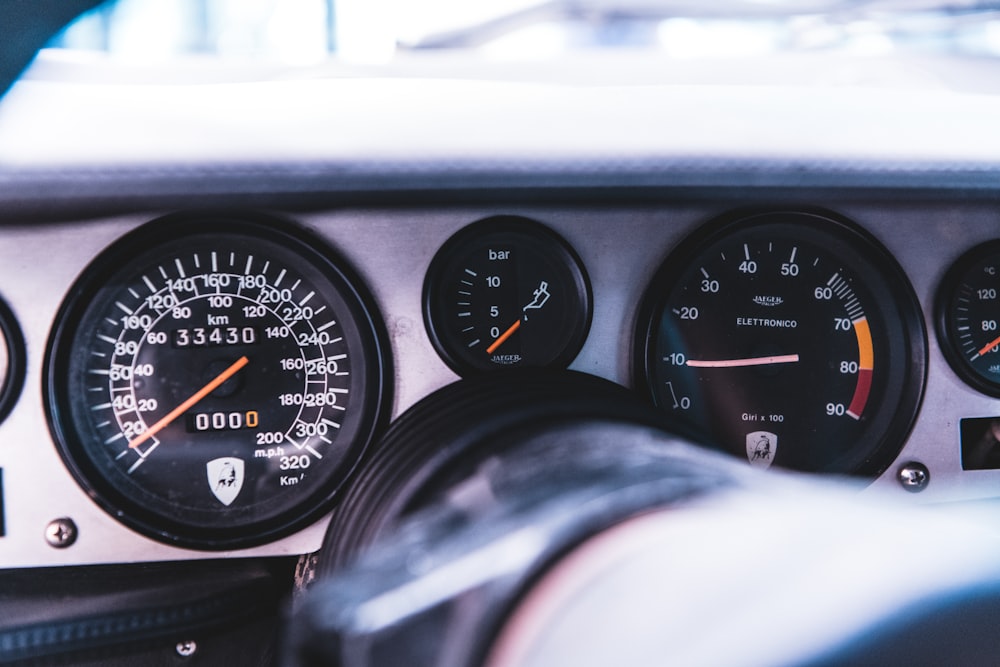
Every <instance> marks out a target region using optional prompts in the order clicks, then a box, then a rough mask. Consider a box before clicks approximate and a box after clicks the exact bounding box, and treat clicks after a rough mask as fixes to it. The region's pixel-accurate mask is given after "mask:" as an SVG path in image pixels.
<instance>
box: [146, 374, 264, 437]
mask: <svg viewBox="0 0 1000 667" xmlns="http://www.w3.org/2000/svg"><path fill="white" fill-rule="evenodd" d="M248 363H250V360H249V359H247V358H246V356H242V357H240V358H239V359H237V360H236V361H235V362H233V364H232V365H231V366H230V367H229V368H227V369H226V370H224V371H222V372H221V373H219V374H218V375H216V376H215V379H213V380H212V381H211V382H209V383H208V384H206V385H205V386H204V387H202V388H201V389H199V390H198V391H196V392H195V393H193V394H192V395H191V397H190V398H188V399H187V400H186V401H184V402H183V403H181V404H180V405H178V406H177V407H176V408H174V409H173V410H171V411H170V412H169V413H168V414H167V415H166V416H164V417H163V418H162V419H160V421H158V422H156V423H155V424H153V425H152V426H150V427H149V428H148V429H146V430H145V431H143V432H142V434H141V435H140V436H139V437H137V438H136V439H135V440H133V441H132V442H130V443H128V448H129V449H135V448H136V447H138V446H139V445H141V444H142V443H144V442H146V441H147V440H149V439H150V438H152V437H153V436H154V435H156V434H157V433H159V432H160V431H162V430H163V429H165V428H166V427H167V426H169V425H170V423H171V422H172V421H174V420H175V419H177V418H178V417H180V416H181V415H182V414H184V413H185V412H187V411H188V410H189V409H191V407H192V406H194V405H195V404H196V403H197V402H198V401H200V400H201V399H203V398H205V397H206V396H208V395H209V394H211V393H212V392H213V391H215V390H216V389H218V388H219V385H221V384H222V383H223V382H225V381H226V380H228V379H229V378H231V377H233V376H234V375H236V373H237V372H238V371H239V370H240V369H241V368H243V367H244V366H246V365H247V364H248Z"/></svg>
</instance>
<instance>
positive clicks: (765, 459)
mask: <svg viewBox="0 0 1000 667" xmlns="http://www.w3.org/2000/svg"><path fill="white" fill-rule="evenodd" d="M777 451H778V436H777V435H775V434H774V433H771V432H770V431H754V432H753V433H747V460H748V461H750V465H752V466H753V467H754V468H770V467H771V463H772V462H773V461H774V455H775V454H776V453H777Z"/></svg>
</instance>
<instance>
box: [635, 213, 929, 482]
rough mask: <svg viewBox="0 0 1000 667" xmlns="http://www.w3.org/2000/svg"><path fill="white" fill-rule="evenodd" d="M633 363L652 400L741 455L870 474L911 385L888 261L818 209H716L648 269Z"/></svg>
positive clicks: (899, 287) (912, 394)
mask: <svg viewBox="0 0 1000 667" xmlns="http://www.w3.org/2000/svg"><path fill="white" fill-rule="evenodd" d="M635 349H636V353H637V355H636V374H637V377H641V378H644V381H645V385H646V389H647V390H648V391H649V393H650V395H651V397H652V399H653V401H654V403H656V405H658V406H659V407H660V408H661V409H662V410H664V411H665V412H666V413H668V414H669V415H671V416H672V417H673V418H675V419H676V420H677V421H678V422H680V423H683V424H685V425H686V426H688V427H693V428H695V429H697V430H698V431H700V432H701V433H703V434H704V435H705V437H706V439H708V440H709V441H710V442H712V443H714V444H715V445H716V446H717V447H719V448H720V449H722V450H724V451H727V452H730V453H731V454H733V455H735V456H737V457H739V458H742V459H743V460H745V461H747V462H748V463H750V464H751V465H753V466H758V467H770V466H771V465H772V464H774V465H776V466H780V467H785V468H792V469H796V470H806V471H813V472H830V473H852V474H860V475H876V474H878V473H880V472H881V471H882V470H884V469H885V468H886V467H887V466H888V465H889V463H891V462H892V460H893V458H895V455H896V453H897V452H898V451H899V448H900V447H901V446H902V443H903V440H904V438H905V436H906V433H907V432H908V431H909V428H910V426H911V424H912V421H913V418H914V417H915V415H916V410H917V407H918V405H919V401H920V397H921V395H922V392H923V382H924V367H925V364H926V361H925V355H926V352H925V336H924V331H923V326H922V318H921V315H920V311H919V307H918V305H917V302H916V297H915V296H914V294H913V291H912V289H911V288H910V286H909V284H908V282H907V281H906V279H905V277H904V275H903V273H902V270H901V269H900V268H899V267H898V265H897V264H896V263H895V261H894V260H893V259H892V257H891V256H890V255H889V254H888V253H887V251H886V250H885V249H883V248H882V247H881V246H880V245H878V243H877V242H876V241H875V240H874V239H873V238H871V237H870V236H868V235H867V234H865V233H864V232H862V231H861V230H860V229H858V228H857V227H856V226H855V225H854V224H853V223H851V222H849V221H847V220H845V219H843V218H841V217H839V216H835V215H834V214H832V213H828V212H819V211H810V212H800V211H774V212H763V213H737V214H733V215H728V216H724V217H722V218H720V219H718V220H716V221H714V222H712V223H710V224H709V225H707V226H706V227H705V228H703V229H702V230H700V231H699V232H698V233H697V234H695V235H694V236H693V237H691V238H689V239H688V240H687V241H685V242H684V243H683V244H682V246H680V247H679V248H678V249H677V250H676V251H675V252H674V253H673V254H672V255H671V256H670V257H669V258H667V260H666V262H665V263H664V265H663V267H662V268H661V269H660V271H659V273H658V274H657V275H656V277H655V278H654V279H653V282H652V284H651V285H650V287H649V290H648V292H647V294H646V297H645V302H644V304H643V306H642V310H641V314H640V320H639V330H638V331H637V339H636V347H635Z"/></svg>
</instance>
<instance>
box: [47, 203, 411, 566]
mask: <svg viewBox="0 0 1000 667" xmlns="http://www.w3.org/2000/svg"><path fill="white" fill-rule="evenodd" d="M187 242H191V243H202V244H207V243H211V244H225V243H229V244H232V245H231V246H230V247H238V248H246V250H245V252H247V253H249V252H252V251H253V250H254V249H261V250H262V251H263V252H262V253H261V254H260V257H265V256H266V251H267V250H270V251H271V252H273V253H274V256H277V257H279V258H281V261H285V262H287V263H288V265H289V266H291V265H293V264H294V266H297V267H301V272H302V273H301V275H303V276H308V277H307V278H306V283H305V284H310V283H309V281H310V280H312V281H313V284H315V285H317V291H319V292H320V296H322V297H324V298H325V299H326V300H327V303H329V304H330V306H331V310H333V311H334V313H335V315H336V320H337V325H336V327H335V328H331V329H330V330H331V331H335V330H336V331H337V333H336V336H339V337H342V338H343V341H344V342H343V343H342V344H343V345H345V346H346V348H347V349H349V351H350V358H349V362H350V364H351V366H350V373H349V375H350V377H347V378H345V379H344V381H345V382H347V383H348V385H347V386H348V387H349V393H350V402H349V403H348V404H347V405H348V407H349V410H348V411H346V412H345V415H346V416H345V418H344V420H343V428H342V429H341V428H340V427H339V426H338V430H337V431H336V436H334V437H333V438H331V439H332V440H333V441H334V443H335V444H331V445H329V447H331V449H330V450H324V451H326V452H327V453H328V454H329V453H331V452H333V453H335V454H336V456H335V457H334V456H330V457H329V458H328V461H330V462H331V463H330V465H329V467H328V468H322V469H320V470H319V471H318V472H317V471H316V469H315V468H314V470H313V471H310V472H313V473H314V474H315V476H316V477H317V478H318V479H317V480H316V481H315V482H313V481H312V480H308V482H309V483H308V484H307V485H304V492H303V493H302V494H301V496H298V495H289V493H286V491H285V490H282V491H281V493H280V495H279V494H274V495H275V497H276V500H275V501H274V503H273V505H274V507H273V508H265V507H264V505H265V503H264V502H263V501H262V499H266V498H268V497H270V496H268V495H266V494H267V493H274V492H263V491H259V490H258V489H257V488H256V487H257V485H258V484H263V483H264V482H263V480H264V479H265V475H266V476H267V477H266V479H267V480H268V481H269V482H272V481H275V480H272V479H271V478H270V476H271V475H272V474H274V473H273V471H272V468H274V467H275V466H277V461H278V459H277V458H276V459H275V461H274V462H273V463H274V465H271V463H272V462H271V461H270V458H269V459H268V461H266V462H264V461H256V460H254V459H255V457H256V453H255V451H254V447H253V446H252V445H249V446H248V445H247V443H248V442H252V441H249V440H241V441H240V443H239V446H240V447H242V448H244V449H246V454H245V458H246V462H245V468H246V480H243V479H242V477H243V472H242V470H241V471H240V477H241V480H240V481H241V484H242V485H243V486H244V487H247V488H249V489H251V490H252V491H253V493H254V494H255V495H254V503H256V504H254V505H252V507H245V508H240V507H239V503H233V507H230V506H229V505H228V504H225V503H226V501H227V500H228V502H230V503H232V500H229V499H228V498H227V499H222V498H219V500H220V503H219V505H218V507H217V508H216V507H213V508H209V509H206V508H204V507H201V506H196V505H195V504H194V503H190V502H186V501H187V500H188V498H189V497H183V496H182V497H180V498H178V501H177V502H176V503H174V502H173V501H172V500H170V499H168V496H169V495H170V494H168V493H166V492H160V491H156V492H153V491H148V492H147V491H145V490H143V489H142V488H140V487H141V485H140V484H138V483H133V482H131V481H125V480H126V478H127V477H126V473H125V472H124V471H122V470H119V469H116V468H114V467H113V463H111V462H110V461H111V459H112V456H111V454H109V453H106V452H105V451H104V450H102V449H101V446H102V443H99V442H98V441H97V438H96V437H95V434H97V433H98V432H99V431H98V429H97V427H96V426H94V424H93V423H90V422H87V421H86V420H87V419H88V417H87V416H86V412H87V410H90V409H92V408H93V407H95V406H88V405H87V404H86V403H85V399H83V398H81V397H80V396H79V395H77V394H79V393H82V392H81V391H80V389H81V387H83V386H84V385H82V384H81V383H82V380H81V379H80V377H79V376H81V375H82V373H81V372H80V369H82V368H85V365H84V364H83V362H81V360H80V359H81V355H89V354H93V352H94V350H95V349H96V347H95V348H94V349H89V348H86V347H85V345H81V344H80V340H81V336H91V337H92V336H94V334H95V331H96V330H97V328H96V326H95V327H93V328H92V329H90V328H88V332H83V329H84V327H86V325H87V323H88V322H90V323H94V322H96V321H97V320H98V319H101V318H106V317H107V315H108V314H109V313H111V311H112V310H113V309H114V308H120V306H118V305H117V304H116V303H115V301H116V294H124V293H125V292H126V290H129V289H130V288H132V289H133V290H134V291H135V292H141V293H142V294H147V292H145V291H143V290H142V285H143V284H144V281H143V280H142V276H143V275H146V273H148V272H149V271H152V270H154V268H153V267H157V269H158V267H159V266H161V265H163V266H168V268H169V269H170V271H173V270H174V269H173V268H172V267H173V266H174V260H175V255H174V254H169V253H170V252H180V251H179V250H177V248H178V247H180V246H182V245H184V244H185V243H187ZM206 247H207V246H206ZM212 247H215V246H212ZM220 247H221V246H220ZM199 252H200V251H199ZM220 254H221V253H220ZM234 256H236V254H235V253H234ZM262 263H263V262H262V261H259V260H258V265H260V264H262ZM275 264H279V261H278V260H276V261H275ZM248 266H249V264H248ZM159 270H161V271H162V269H159ZM248 270H249V269H248ZM205 271H206V272H207V271H208V269H205ZM218 272H219V273H223V272H224V271H223V270H222V269H220V270H219V271H218ZM261 273H262V274H264V273H267V270H266V269H265V270H263V271H261ZM271 273H276V271H272V272H271ZM291 273H293V271H291V270H290V271H289V274H291ZM170 275H171V276H172V273H171V274H170ZM164 280H167V277H166V275H164ZM148 289H149V291H150V292H152V291H153V288H152V287H149V288H148ZM261 289H263V288H261ZM323 290H325V291H323ZM296 294H297V293H296ZM136 298H138V297H136ZM300 298H301V295H297V296H296V300H299V299H300ZM111 314H117V315H121V313H118V312H117V311H114V312H113V313H111ZM164 317H167V316H164ZM324 322H325V320H324ZM310 326H311V325H310ZM143 337H145V335H143ZM290 338H293V339H294V338H295V334H294V333H293V334H292V335H291V336H290ZM289 344H290V343H283V345H286V346H287V345H289ZM166 346H170V348H171V349H173V352H172V354H173V359H176V358H177V352H176V346H175V345H174V343H173V342H170V343H166V344H165V347H166ZM259 349H260V350H264V351H262V352H260V351H259V352H258V354H265V361H264V362H263V363H266V364H268V368H269V369H271V370H268V373H269V374H270V376H271V377H278V375H277V372H276V371H275V370H274V369H275V368H277V364H278V362H279V361H280V360H279V359H270V358H269V357H267V356H266V355H267V354H268V353H269V352H271V351H272V350H273V349H275V348H274V347H272V346H269V345H261V346H259ZM389 349H390V348H389V344H388V336H387V334H386V332H385V328H384V324H383V323H382V320H381V317H380V316H379V313H378V310H377V308H376V306H375V303H374V300H373V299H372V297H371V296H370V295H369V293H368V292H367V289H366V288H365V286H364V285H363V283H362V281H361V280H360V278H359V277H358V276H357V275H356V274H355V273H354V272H353V270H352V269H351V268H350V267H349V266H348V265H347V263H346V262H345V261H344V260H343V259H342V258H341V257H339V256H338V255H337V254H336V253H334V252H333V251H332V250H331V249H330V248H329V247H328V244H327V243H326V242H325V241H324V240H323V239H320V238H318V237H316V236H314V235H313V234H311V233H310V232H308V231H306V230H304V229H302V228H300V227H298V226H297V225H295V224H294V223H292V222H290V221H287V220H285V219H282V218H277V217H272V216H269V215H264V214H257V213H233V214H230V213H214V212H213V213H204V214H202V213H190V214H173V215H168V216H166V217H163V218H160V219H157V220H154V221H152V222H149V223H147V224H145V225H143V226H141V227H139V228H137V229H135V230H133V231H132V232H130V233H128V234H127V235H125V236H124V237H122V238H121V239H119V240H118V241H116V242H115V243H113V244H112V245H111V246H109V247H108V248H107V249H105V250H104V251H103V252H102V253H101V254H100V255H99V256H98V257H97V258H96V259H94V260H93V261H92V262H91V264H90V265H89V266H88V267H87V268H86V269H85V270H84V271H83V273H82V274H81V275H80V276H79V278H78V279H77V281H76V282H75V284H74V285H73V287H72V288H71V290H70V291H69V293H68V295H67V297H66V298H65V300H64V301H63V303H62V306H61V307H60V310H59V312H58V314H57V316H56V320H55V326H54V328H53V330H52V332H51V335H50V337H49V341H48V346H47V350H46V355H45V360H46V361H45V369H44V373H43V383H44V387H43V392H44V397H45V411H46V416H47V419H48V423H49V427H50V430H51V432H52V435H53V439H54V441H55V444H56V447H57V450H58V452H59V455H60V456H61V458H62V460H63V462H64V463H65V465H66V467H67V468H68V470H69V471H70V473H71V474H72V475H73V477H74V478H75V479H76V481H77V482H78V483H79V484H80V486H81V487H82V488H83V489H84V491H85V492H86V493H87V494H88V495H89V496H90V497H91V498H92V499H93V500H94V501H95V502H96V503H97V504H98V505H99V506H100V507H101V508H102V509H103V510H104V511H105V512H107V513H108V514H109V515H111V516H112V517H114V518H115V519H117V520H118V521H120V522H122V523H123V524H125V525H127V526H129V527H130V528H132V529H134V530H136V531H138V532H140V533H142V534H144V535H146V536H148V537H151V538H153V539H155V540H158V541H160V542H164V543H166V544H170V545H174V546H180V547H185V548H192V549H199V550H210V551H218V550H229V549H240V548H248V547H252V546H256V545H260V544H265V543H268V542H272V541H274V540H277V539H279V538H282V537H285V536H287V535H290V534H292V533H294V532H296V531H298V530H300V529H302V528H304V527H306V526H308V525H309V524H311V523H313V522H315V521H316V520H317V519H319V518H320V517H321V516H323V515H324V514H325V513H327V512H328V511H329V510H330V509H331V508H332V506H333V505H334V504H335V502H336V499H337V497H338V493H339V491H340V489H341V487H342V486H343V484H344V482H345V481H346V480H347V479H348V477H349V475H350V474H351V472H352V471H353V469H354V468H355V466H356V465H357V463H358V462H359V461H360V460H361V458H362V457H363V455H364V453H365V452H366V451H367V450H368V448H369V446H370V445H371V443H372V441H373V440H374V438H375V437H376V435H377V433H378V432H379V431H380V430H381V428H382V427H384V426H385V424H386V423H387V421H388V415H389V411H390V407H391V386H392V383H391V378H392V370H391V357H390V353H389ZM192 354H194V353H192ZM234 354H235V353H234ZM245 357H246V355H244V358H245ZM168 358H170V357H168ZM182 359H183V358H182ZM102 363H103V362H102ZM178 365H179V364H178ZM317 372H318V371H317ZM323 372H324V373H325V372H326V371H323ZM213 373H214V371H213ZM165 375H166V374H165ZM301 375H302V376H303V377H308V375H307V372H303V373H302V374H301ZM73 376H75V377H73ZM295 376H296V377H299V374H298V373H296V374H295ZM167 380H169V377H164V378H163V379H161V380H160V382H161V383H162V382H166V381H167ZM295 381H296V382H302V383H305V382H306V380H305V379H302V380H295ZM109 384H111V385H113V383H109ZM150 384H153V383H152V382H150ZM252 386H253V387H254V391H257V388H259V387H260V386H262V385H261V383H260V382H258V383H256V384H254V385H252ZM74 388H75V389H76V392H75V393H74ZM222 388H223V387H221V386H219V390H220V391H221V389H222ZM182 391H183V394H178V395H186V394H187V393H189V392H190V391H191V390H190V389H189V388H187V387H185V388H184V389H183V390H182ZM241 391H242V390H241ZM110 393H112V390H110V389H109V396H110ZM268 405H273V404H270V403H269V404H268ZM263 415H264V413H262V415H261V422H262V423H263V419H264V416H263ZM112 418H113V419H116V420H117V416H114V415H112ZM103 419H104V420H105V421H106V420H107V419H108V417H107V416H105V417H104V418H103ZM148 421H154V417H153V416H151V417H150V419H149V420H148ZM180 421H181V418H178V419H177V422H178V423H179V422H180ZM147 427H148V425H147ZM105 428H108V427H105ZM187 428H188V431H189V432H191V431H190V430H191V429H192V428H194V427H192V426H188V427H187ZM163 433H166V431H163ZM215 435H220V434H215ZM309 435H313V434H309ZM193 437H195V436H192V438H193ZM199 437H201V436H199ZM220 437H221V436H220ZM338 438H342V439H338ZM307 441H308V442H310V443H311V442H312V441H311V440H308V439H303V441H302V442H303V443H305V442H307ZM125 442H128V440H126V441H125ZM195 442H197V441H195ZM213 442H215V441H213ZM234 442H235V441H234ZM234 442H226V443H225V445H226V446H227V447H231V448H234V447H236V446H237V445H236V444H234ZM119 444H120V442H119ZM167 444H168V445H169V444H170V443H167ZM189 444H190V443H188V444H185V445H183V446H184V447H188V446H189ZM275 444H280V443H275ZM300 444H301V443H300ZM180 446H181V445H178V447H180ZM212 446H215V445H214V444H213V445H212ZM303 446H304V445H303ZM287 449H288V450H289V451H290V452H292V453H293V454H296V453H302V452H296V451H295V450H294V448H292V447H291V446H289V447H288V448H287ZM241 451H242V450H241ZM123 452H124V450H123ZM163 454H164V457H163V458H168V457H169V456H174V454H172V453H170V452H169V451H168V452H163ZM153 455H154V456H155V455H156V453H155V452H154V453H153ZM176 456H180V454H177V455H176ZM241 456H244V455H243V454H241ZM268 456H269V457H270V454H268ZM151 458H152V457H151ZM153 460H155V459H153ZM168 460H169V458H168ZM314 460H319V458H317V457H314ZM334 461H335V462H336V464H335V465H334ZM265 463H266V464H267V468H266V470H267V472H266V473H263V472H262V473H261V477H260V478H253V477H252V472H251V468H252V467H253V470H258V471H259V470H262V468H260V467H259V466H261V465H264V464H265ZM180 464H181V462H180V461H178V466H180ZM199 465H201V464H199ZM317 467H318V466H317ZM158 469H159V470H163V469H166V467H164V468H158ZM275 469H276V468H275ZM207 472H208V475H209V476H211V474H212V469H209V470H208V471H207ZM143 474H146V473H143ZM157 474H164V475H169V474H170V473H157ZM204 474H205V470H204V469H203V470H202V473H201V474H200V476H204ZM188 477H189V478H190V477H193V475H188ZM289 479H290V478H289ZM169 481H170V480H169V478H168V479H167V482H168V483H169ZM156 482H157V484H159V482H160V480H158V479H157V480H156ZM185 483H186V484H191V485H193V484H194V482H193V481H185ZM200 483H202V484H203V485H205V486H207V485H208V484H207V483H205V482H204V480H201V482H200ZM167 485H168V484H167V483H165V484H164V487H165V486H167ZM213 493H214V491H213ZM157 494H159V495H157ZM256 494H259V495H256ZM216 495H217V496H218V494H216ZM151 499H152V501H151ZM182 501H184V502H182ZM253 508H258V509H253Z"/></svg>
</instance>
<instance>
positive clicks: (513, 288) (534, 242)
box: [424, 216, 591, 375]
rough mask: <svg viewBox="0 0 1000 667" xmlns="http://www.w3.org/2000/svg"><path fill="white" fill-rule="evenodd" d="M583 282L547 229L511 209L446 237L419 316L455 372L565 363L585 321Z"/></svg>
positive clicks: (586, 287)
mask: <svg viewBox="0 0 1000 667" xmlns="http://www.w3.org/2000/svg"><path fill="white" fill-rule="evenodd" d="M590 316H591V291H590V282H589V280H588V279H587V274H586V272H585V271H584V269H583V264H582V263H581V262H580V259H579V257H577V255H576V253H575V252H574V251H573V249H572V248H571V247H570V246H569V244H567V243H566V241H564V240H563V239H562V237H560V236H559V235H557V234H556V233H555V232H553V231H552V230H550V229H548V228H547V227H544V226H542V225H541V224H539V223H537V222H534V221H532V220H528V219H526V218H519V217H514V216H501V217H494V218H487V219H485V220H480V221H479V222H476V223H473V224H471V225H469V226H468V227H465V228H464V229H462V230H460V231H459V232H458V233H457V234H455V235H454V236H452V237H451V238H450V239H448V241H447V242H446V243H445V244H444V245H443V246H442V247H441V249H440V250H439V251H438V253H437V255H435V257H434V259H433V261H432V262H431V265H430V268H429V269H428V271H427V279H426V281H425V282H424V319H425V320H426V322H427V329H428V331H429V333H430V336H431V342H433V343H434V346H435V347H436V348H437V351H438V353H439V354H440V355H441V357H442V359H444V360H445V362H446V363H447V364H448V365H449V366H451V368H452V369H453V370H454V371H455V372H457V373H458V374H460V375H467V374H470V373H477V372H483V371H494V370H500V369H504V368H510V367H516V366H522V367H523V366H531V367H541V366H546V367H565V366H567V365H568V364H569V363H570V362H571V361H573V359H574V358H575V357H576V354H577V353H578V352H579V351H580V347H581V346H582V345H583V341H584V339H585V338H586V337H587V331H588V330H589V328H590Z"/></svg>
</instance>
